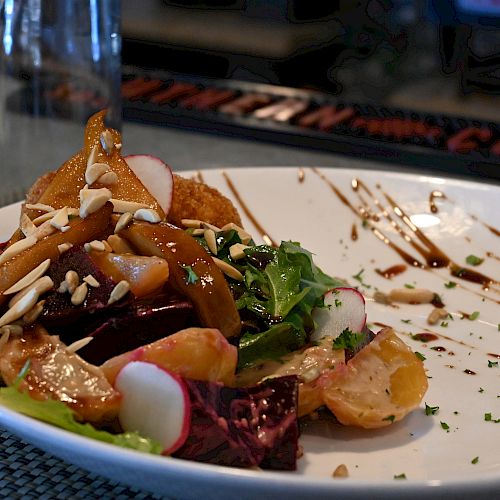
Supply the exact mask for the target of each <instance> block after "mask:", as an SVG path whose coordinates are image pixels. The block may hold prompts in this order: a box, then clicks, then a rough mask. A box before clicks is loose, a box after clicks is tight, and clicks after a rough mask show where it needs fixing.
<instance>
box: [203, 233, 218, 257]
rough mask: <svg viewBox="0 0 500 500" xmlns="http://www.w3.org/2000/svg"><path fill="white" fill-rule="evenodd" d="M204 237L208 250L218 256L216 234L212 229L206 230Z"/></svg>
mask: <svg viewBox="0 0 500 500" xmlns="http://www.w3.org/2000/svg"><path fill="white" fill-rule="evenodd" d="M203 237H204V238H205V241H206V242H207V247H208V249H209V250H210V251H211V252H212V253H213V254H214V255H217V238H216V237H215V232H214V231H213V230H212V229H205V230H204V231H203Z"/></svg>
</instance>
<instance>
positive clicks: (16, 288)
mask: <svg viewBox="0 0 500 500" xmlns="http://www.w3.org/2000/svg"><path fill="white" fill-rule="evenodd" d="M49 266H50V259H46V260H44V261H43V262H42V263H41V264H39V265H38V266H36V267H35V269H33V270H32V271H30V272H29V273H28V274H27V275H26V276H24V277H23V278H21V279H20V280H19V281H18V282H17V283H14V284H13V285H12V286H11V287H10V288H7V290H5V292H3V293H4V295H11V294H12V293H17V292H20V291H21V290H23V289H24V288H26V287H27V286H30V285H31V284H32V283H34V282H35V281H36V280H37V279H38V278H40V277H42V276H43V275H44V274H45V271H47V269H48V268H49Z"/></svg>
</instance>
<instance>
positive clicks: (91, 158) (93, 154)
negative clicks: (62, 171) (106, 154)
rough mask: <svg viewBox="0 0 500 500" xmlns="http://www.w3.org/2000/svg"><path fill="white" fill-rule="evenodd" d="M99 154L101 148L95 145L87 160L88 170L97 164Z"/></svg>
mask: <svg viewBox="0 0 500 500" xmlns="http://www.w3.org/2000/svg"><path fill="white" fill-rule="evenodd" d="M98 153H99V148H98V147H97V145H95V146H94V147H93V148H92V151H90V154H89V157H88V159H87V168H89V167H90V166H91V165H93V164H94V163H97V155H98Z"/></svg>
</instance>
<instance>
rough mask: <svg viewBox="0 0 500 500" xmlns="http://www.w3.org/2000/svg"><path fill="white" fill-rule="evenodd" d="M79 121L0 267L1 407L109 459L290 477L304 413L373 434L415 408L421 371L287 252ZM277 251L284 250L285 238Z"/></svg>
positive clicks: (196, 189)
mask: <svg viewBox="0 0 500 500" xmlns="http://www.w3.org/2000/svg"><path fill="white" fill-rule="evenodd" d="M104 117H105V113H104V112H100V113H98V114H96V115H94V116H93V117H91V118H90V120H89V122H88V124H87V127H86V131H85V138H84V146H83V148H82V150H81V151H79V152H77V153H76V154H75V156H73V157H72V158H70V159H69V160H68V161H67V162H66V163H65V164H63V165H62V166H61V167H60V168H59V169H58V170H57V171H55V172H50V173H47V174H46V175H44V176H43V177H41V178H40V179H38V180H37V182H36V183H35V184H34V185H33V186H32V188H31V189H30V191H29V193H28V194H27V197H26V201H25V203H24V204H23V205H22V209H21V214H20V222H19V228H18V229H17V230H16V231H15V233H14V234H13V235H12V237H11V238H10V240H9V241H8V242H6V243H5V244H4V245H3V250H2V252H1V253H0V376H1V379H2V381H3V384H4V386H3V387H2V388H0V404H2V405H4V406H6V407H9V408H12V409H14V410H15V411H18V412H21V413H23V414H26V415H30V416H32V417H34V418H37V419H40V420H43V421H46V422H48V423H50V424H53V425H56V426H59V427H62V428H64V429H67V430H69V431H72V432H75V433H78V434H82V435H85V436H88V437H91V438H94V439H99V440H102V441H106V442H109V443H114V444H116V445H119V446H124V447H128V448H135V449H138V450H142V451H147V452H151V453H157V454H163V455H170V456H174V457H178V458H184V459H189V460H197V461H203V462H211V463H216V464H222V465H230V466H239V467H250V466H259V467H262V468H270V469H283V470H293V469H295V467H296V461H297V458H298V450H299V446H298V437H299V423H300V419H301V418H302V417H307V416H308V415H311V414H315V412H316V411H317V410H318V409H321V410H325V409H326V410H327V411H329V412H331V414H332V415H333V416H334V418H335V419H336V420H337V421H338V423H339V425H348V426H358V427H363V428H366V429H373V428H378V427H383V426H387V425H391V424H392V423H393V422H396V421H399V420H401V419H402V418H404V417H405V416H406V415H407V414H408V413H409V412H411V411H412V410H413V409H415V408H416V407H417V406H418V405H419V403H420V402H421V400H422V398H423V395H424V393H425V391H426V389H427V378H426V375H425V371H424V367H423V364H422V361H421V359H419V357H417V356H416V355H415V353H413V352H412V351H411V349H410V348H409V347H408V346H407V345H406V344H405V343H404V342H403V341H402V340H400V339H399V338H398V337H397V336H396V334H395V333H394V331H393V330H391V329H390V328H385V329H382V330H381V331H380V332H378V333H377V334H375V333H373V332H372V331H370V330H369V329H368V328H367V326H366V314H365V304H364V299H363V296H362V295H361V294H360V292H359V291H358V290H357V289H356V288H351V287H349V286H347V285H346V284H345V283H344V282H342V281H340V280H338V279H335V278H332V277H330V276H328V275H327V274H325V273H324V272H323V271H322V270H321V269H319V268H318V267H317V266H316V265H315V263H314V261H313V256H312V254H311V253H310V252H309V251H308V250H306V249H304V248H302V247H301V245H300V243H298V242H294V241H282V242H281V244H280V245H279V246H277V245H275V246H274V245H273V246H272V245H264V244H259V243H257V242H256V241H255V240H254V239H253V237H252V235H251V234H250V232H248V231H247V229H245V228H243V224H242V221H241V219H240V217H239V215H238V212H237V210H236V209H235V207H234V206H233V204H232V203H231V202H230V201H229V200H228V199H227V198H225V197H224V196H223V195H221V194H220V193H219V192H218V191H217V190H215V189H213V188H211V187H209V186H207V185H205V184H204V183H203V182H200V181H199V180H194V179H185V178H182V177H180V176H178V175H176V174H172V172H171V170H170V168H169V167H167V166H166V165H165V164H164V163H163V162H162V161H161V160H159V159H157V158H154V157H151V156H143V155H136V156H128V157H123V156H122V155H121V138H120V135H119V133H118V132H117V131H115V130H112V129H109V128H107V127H106V126H105V124H104ZM292 236H293V235H292Z"/></svg>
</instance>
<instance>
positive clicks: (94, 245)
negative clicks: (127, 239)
mask: <svg viewBox="0 0 500 500" xmlns="http://www.w3.org/2000/svg"><path fill="white" fill-rule="evenodd" d="M83 247H84V248H85V251H86V252H90V251H92V250H93V251H94V252H104V251H105V250H106V247H105V246H104V243H103V242H102V241H100V240H92V241H90V242H89V243H85V245H84V246H83Z"/></svg>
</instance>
